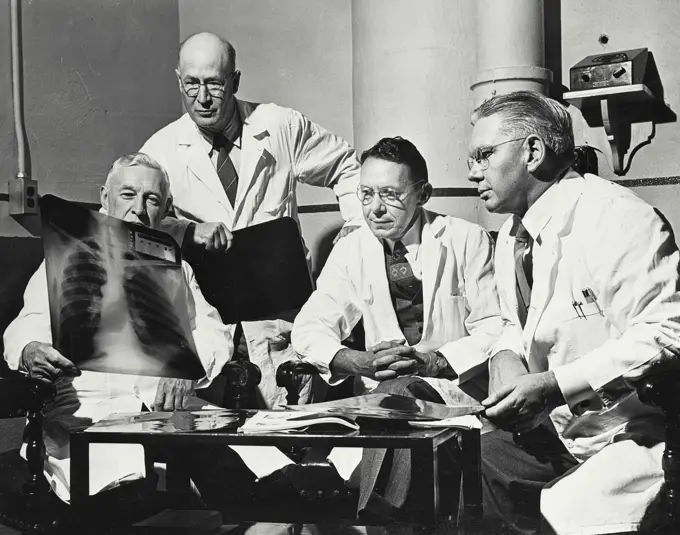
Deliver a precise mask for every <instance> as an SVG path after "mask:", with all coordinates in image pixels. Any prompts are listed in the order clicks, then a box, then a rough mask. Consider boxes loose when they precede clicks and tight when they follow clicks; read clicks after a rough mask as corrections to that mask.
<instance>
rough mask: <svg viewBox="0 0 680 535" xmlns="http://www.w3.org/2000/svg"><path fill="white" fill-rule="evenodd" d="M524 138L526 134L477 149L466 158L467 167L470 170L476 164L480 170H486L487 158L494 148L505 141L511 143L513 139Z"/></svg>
mask: <svg viewBox="0 0 680 535" xmlns="http://www.w3.org/2000/svg"><path fill="white" fill-rule="evenodd" d="M525 139H526V136H524V137H516V138H515V139H508V140H507V141H502V142H500V143H496V144H495V145H491V146H490V147H485V148H483V149H477V150H476V151H475V152H474V154H473V155H472V156H470V157H469V158H468V159H467V165H468V169H469V170H470V171H472V167H473V166H474V165H475V164H477V165H478V166H479V170H480V171H486V170H487V169H488V168H489V158H490V157H491V155H492V154H493V153H494V152H496V149H497V148H498V147H500V146H501V145H505V144H506V143H512V142H513V141H524V140H525Z"/></svg>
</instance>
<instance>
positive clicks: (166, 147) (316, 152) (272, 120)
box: [140, 100, 363, 407]
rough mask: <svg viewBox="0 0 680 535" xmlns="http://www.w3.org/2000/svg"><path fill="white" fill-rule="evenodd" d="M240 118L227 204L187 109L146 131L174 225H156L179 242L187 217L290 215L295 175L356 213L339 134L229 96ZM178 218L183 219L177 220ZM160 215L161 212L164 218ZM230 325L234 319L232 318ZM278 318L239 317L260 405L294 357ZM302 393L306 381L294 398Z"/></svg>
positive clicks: (354, 165) (356, 217)
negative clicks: (232, 196) (256, 371)
mask: <svg viewBox="0 0 680 535" xmlns="http://www.w3.org/2000/svg"><path fill="white" fill-rule="evenodd" d="M237 103H238V106H239V112H240V113H241V117H242V119H243V121H244V122H243V132H242V149H241V160H240V167H239V169H238V176H239V181H238V192H237V195H236V202H235V207H233V208H232V206H231V204H230V203H229V200H228V199H227V195H226V193H225V191H224V188H223V186H222V184H221V182H220V179H219V177H218V175H217V172H216V171H215V168H214V166H213V164H212V162H211V160H210V158H209V156H208V152H207V151H206V148H205V141H204V140H203V139H202V137H201V134H200V133H199V131H198V129H197V127H196V125H195V124H194V123H193V121H192V120H191V118H190V117H189V115H187V114H185V115H183V116H182V117H181V118H180V119H178V120H176V121H175V122H173V123H170V124H169V125H168V126H166V127H165V128H163V129H161V130H160V131H158V132H157V133H156V134H154V135H153V136H152V137H151V138H150V139H149V140H148V141H147V142H146V143H145V144H144V146H143V147H142V148H141V149H140V150H141V152H144V153H147V154H149V155H150V156H152V157H153V158H155V159H156V160H157V161H158V162H159V163H160V164H161V165H163V166H164V167H165V169H166V170H167V172H168V175H169V177H170V187H171V191H172V196H173V200H174V205H175V211H176V214H177V216H178V217H179V218H180V221H178V222H177V223H176V224H174V226H175V228H174V229H173V228H172V225H171V224H169V223H166V225H167V226H164V227H163V230H165V231H167V232H170V233H171V234H173V235H174V236H175V238H176V239H177V241H178V242H179V243H181V242H182V239H183V235H184V231H185V230H186V226H187V224H188V221H189V220H191V221H197V222H219V221H221V222H224V223H225V224H226V225H227V228H229V229H230V230H238V229H241V228H244V227H247V226H250V225H255V224H258V223H263V222H265V221H271V220H273V219H278V218H280V217H285V216H289V217H293V218H295V219H296V220H297V217H298V205H297V198H296V185H297V182H298V181H299V182H303V183H306V184H311V185H314V186H325V187H332V188H333V191H334V192H335V194H336V195H337V197H338V200H339V203H340V211H341V213H342V216H343V218H344V219H345V221H348V222H349V221H351V222H352V223H353V224H360V223H361V222H362V221H363V216H362V212H361V205H360V203H359V201H358V199H357V197H356V189H357V186H358V183H359V163H358V162H357V160H356V157H355V155H354V150H353V149H352V148H351V147H350V146H349V145H348V144H347V143H346V142H345V141H343V140H342V139H340V138H338V137H337V136H335V135H333V134H332V133H330V132H328V131H327V130H325V129H323V128H322V127H320V126H319V125H317V124H315V123H313V122H311V121H310V120H309V119H307V118H306V117H305V116H304V115H302V114H301V113H300V112H298V111H295V110H292V109H289V108H283V107H280V106H277V105H276V104H254V103H250V102H244V101H241V100H237ZM182 220H185V221H182ZM165 221H166V222H167V221H168V220H167V219H166V220H165ZM231 327H232V330H233V328H234V326H233V325H232V326H231ZM290 330H291V324H290V322H288V321H285V320H282V319H280V320H272V321H259V322H243V331H244V336H245V338H246V341H247V344H248V352H249V355H250V360H251V361H252V362H254V363H255V364H257V365H258V366H259V367H260V368H261V370H262V382H261V384H260V387H259V388H260V393H261V397H262V402H263V404H264V405H266V406H267V407H274V406H276V405H278V404H280V403H285V391H284V390H283V389H280V388H278V387H277V386H276V384H275V374H276V368H277V366H278V365H279V364H280V363H282V362H285V361H287V360H291V359H294V358H297V357H296V355H295V354H294V353H293V351H292V348H291V346H290V344H289V336H290ZM308 396H309V385H308V386H307V388H306V390H304V391H303V392H301V402H304V401H305V400H306V399H307V398H308Z"/></svg>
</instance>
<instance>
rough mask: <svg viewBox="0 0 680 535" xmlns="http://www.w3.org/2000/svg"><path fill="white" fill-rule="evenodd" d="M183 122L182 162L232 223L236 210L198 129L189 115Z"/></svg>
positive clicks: (179, 145) (179, 150)
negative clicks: (203, 185)
mask: <svg viewBox="0 0 680 535" xmlns="http://www.w3.org/2000/svg"><path fill="white" fill-rule="evenodd" d="M181 120H182V121H183V124H182V128H180V130H179V135H178V137H177V154H178V155H179V158H180V160H181V161H183V162H184V164H185V165H186V166H187V168H188V170H189V172H190V173H192V174H193V175H194V176H195V177H196V178H197V179H198V180H200V181H201V182H203V184H205V186H206V187H207V188H208V189H209V190H210V191H211V193H212V194H213V195H214V197H213V198H214V199H215V200H216V201H217V202H218V203H219V204H220V205H221V206H222V208H223V209H224V210H225V212H226V214H227V216H226V218H225V219H226V221H227V222H229V221H232V220H233V217H234V210H233V208H232V207H231V204H230V203H229V199H228V198H227V194H226V192H225V191H224V187H223V186H222V182H221V181H220V177H219V176H218V175H217V171H215V167H214V166H213V163H212V161H210V157H209V155H208V152H207V151H206V150H205V148H206V147H205V144H204V143H203V140H202V138H201V134H200V133H199V131H198V127H197V126H196V124H195V123H194V122H193V121H192V120H191V117H189V115H188V114H185V115H184V116H183V117H182V119H181ZM230 228H231V226H230Z"/></svg>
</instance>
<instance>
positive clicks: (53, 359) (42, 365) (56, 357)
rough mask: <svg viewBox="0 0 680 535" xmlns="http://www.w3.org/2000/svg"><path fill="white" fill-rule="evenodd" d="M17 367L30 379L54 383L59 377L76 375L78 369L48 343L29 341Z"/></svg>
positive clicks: (78, 373) (78, 372)
mask: <svg viewBox="0 0 680 535" xmlns="http://www.w3.org/2000/svg"><path fill="white" fill-rule="evenodd" d="M19 369H20V370H22V371H25V372H27V373H28V376H29V377H31V378H32V379H38V380H39V381H42V382H44V383H55V382H56V381H57V379H59V378H60V377H76V376H78V375H80V370H78V368H76V366H75V364H73V362H71V361H70V360H68V359H67V358H66V357H64V356H63V355H62V354H61V353H59V351H57V350H56V349H54V348H53V347H52V345H50V344H44V343H42V342H30V343H28V344H26V347H24V350H23V351H22V352H21V358H20V359H19Z"/></svg>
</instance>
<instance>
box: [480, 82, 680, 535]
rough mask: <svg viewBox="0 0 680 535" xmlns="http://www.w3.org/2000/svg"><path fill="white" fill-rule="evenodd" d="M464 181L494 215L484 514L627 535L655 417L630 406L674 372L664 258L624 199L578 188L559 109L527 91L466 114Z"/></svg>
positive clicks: (664, 235) (650, 491) (636, 205)
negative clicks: (497, 330)
mask: <svg viewBox="0 0 680 535" xmlns="http://www.w3.org/2000/svg"><path fill="white" fill-rule="evenodd" d="M473 125H474V128H473V132H472V137H471V141H470V146H469V154H470V158H469V159H468V166H469V168H470V173H469V180H470V181H472V182H474V183H475V184H477V188H478V190H479V195H480V198H481V199H482V201H483V202H484V204H485V206H486V208H487V210H489V211H490V212H494V213H504V214H510V217H509V219H508V220H507V221H506V222H505V224H504V225H503V227H502V228H501V230H500V233H499V236H498V241H497V245H496V253H495V266H496V286H497V288H498V294H499V298H500V304H501V314H502V320H503V334H502V336H501V338H500V339H499V340H498V342H497V343H496V344H495V346H494V347H493V349H492V357H491V359H490V361H489V397H488V398H487V399H486V400H484V401H483V404H484V405H485V406H486V416H487V417H488V419H489V420H490V421H491V422H493V423H494V424H496V425H497V426H498V427H499V428H500V429H499V430H496V431H493V432H491V433H488V434H485V435H483V436H482V480H483V491H484V510H485V515H486V516H487V517H488V518H489V519H490V520H492V519H493V520H495V521H498V522H501V523H503V524H505V525H509V526H511V527H512V528H514V530H515V531H517V532H519V533H536V532H538V531H539V530H541V529H543V528H545V527H547V526H546V522H547V524H548V525H549V526H550V528H551V529H552V530H554V531H555V532H557V533H560V534H569V533H574V534H576V533H578V534H582V535H583V534H590V533H593V534H596V533H597V534H600V533H614V532H617V533H618V532H623V531H625V532H628V531H635V530H636V529H637V527H638V525H639V522H640V519H641V518H642V516H643V514H644V512H645V509H646V507H647V505H648V504H649V503H650V501H651V500H652V499H653V498H654V497H655V496H656V494H657V493H658V491H659V488H660V486H661V482H662V480H663V472H662V468H661V457H662V454H663V450H664V442H663V440H664V427H663V420H662V415H661V413H660V411H659V410H656V409H653V408H651V407H648V406H646V405H643V404H642V402H640V400H639V399H638V397H637V395H636V390H635V384H636V383H637V382H638V381H639V380H640V379H641V378H643V377H645V376H646V375H647V374H648V373H650V371H654V370H658V369H659V368H660V369H665V366H677V358H678V353H679V352H680V321H679V319H678V318H680V293H678V291H677V288H678V287H680V280H679V276H678V263H679V260H680V253H679V252H678V249H677V247H676V244H675V241H674V237H673V232H672V230H671V228H670V227H669V225H668V223H667V222H666V221H665V219H664V218H663V217H662V216H660V214H659V213H658V212H657V211H656V210H655V209H654V208H652V207H651V206H649V205H648V204H647V203H645V202H644V201H642V200H641V199H640V198H638V197H637V196H636V195H635V194H633V193H632V192H631V191H630V190H628V189H626V188H624V187H622V186H619V185H616V184H614V183H612V182H609V181H607V180H603V179H602V178H600V177H597V176H595V175H591V174H586V175H584V176H582V175H580V174H579V173H577V172H576V171H574V170H573V169H572V168H571V165H572V163H573V162H574V134H573V128H572V120H571V116H570V115H569V113H568V111H567V110H566V109H565V108H564V107H563V106H562V105H561V104H559V103H558V102H556V101H554V100H551V99H549V98H547V97H544V96H542V95H540V94H537V93H533V92H525V91H520V92H515V93H510V94H508V95H501V96H497V97H494V98H492V99H490V100H488V101H486V102H484V103H483V104H482V105H481V106H480V107H479V108H478V109H477V110H476V111H475V112H474V114H473Z"/></svg>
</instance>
